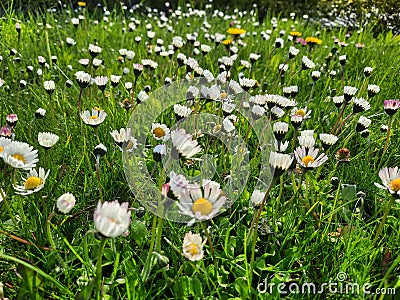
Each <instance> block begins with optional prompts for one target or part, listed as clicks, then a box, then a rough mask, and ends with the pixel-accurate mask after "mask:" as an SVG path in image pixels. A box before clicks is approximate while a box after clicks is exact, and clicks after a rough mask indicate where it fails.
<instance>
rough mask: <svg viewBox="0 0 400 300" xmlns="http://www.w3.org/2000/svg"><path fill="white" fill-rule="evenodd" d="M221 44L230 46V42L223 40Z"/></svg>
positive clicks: (229, 40)
mask: <svg viewBox="0 0 400 300" xmlns="http://www.w3.org/2000/svg"><path fill="white" fill-rule="evenodd" d="M221 43H222V45H225V46H229V45H230V44H232V40H231V39H226V40H223V41H222V42H221Z"/></svg>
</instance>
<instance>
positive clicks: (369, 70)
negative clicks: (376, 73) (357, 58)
mask: <svg viewBox="0 0 400 300" xmlns="http://www.w3.org/2000/svg"><path fill="white" fill-rule="evenodd" d="M373 70H374V69H372V68H371V67H365V68H364V76H365V77H369V76H371V74H372V71H373Z"/></svg>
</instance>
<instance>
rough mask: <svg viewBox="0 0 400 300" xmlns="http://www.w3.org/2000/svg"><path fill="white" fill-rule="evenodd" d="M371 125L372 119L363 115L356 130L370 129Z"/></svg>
mask: <svg viewBox="0 0 400 300" xmlns="http://www.w3.org/2000/svg"><path fill="white" fill-rule="evenodd" d="M369 125H371V119H368V118H366V117H364V116H361V117H360V118H359V119H358V121H357V125H356V130H357V132H361V131H364V130H366V129H368V127H369Z"/></svg>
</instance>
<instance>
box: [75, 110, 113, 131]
mask: <svg viewBox="0 0 400 300" xmlns="http://www.w3.org/2000/svg"><path fill="white" fill-rule="evenodd" d="M106 117H107V113H106V112H105V111H104V110H97V109H92V113H91V114H90V111H89V110H85V111H84V112H82V113H81V118H82V121H83V122H85V124H87V125H90V126H92V127H97V126H99V125H100V124H101V123H103V122H104V120H105V118H106Z"/></svg>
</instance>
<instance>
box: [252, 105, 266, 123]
mask: <svg viewBox="0 0 400 300" xmlns="http://www.w3.org/2000/svg"><path fill="white" fill-rule="evenodd" d="M264 114H265V108H264V107H262V106H260V105H254V106H253V108H252V109H251V116H252V117H253V119H254V120H258V119H259V118H261V117H262V116H263V115H264Z"/></svg>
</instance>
